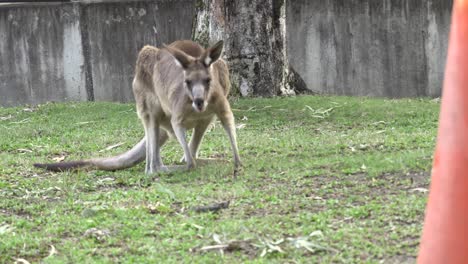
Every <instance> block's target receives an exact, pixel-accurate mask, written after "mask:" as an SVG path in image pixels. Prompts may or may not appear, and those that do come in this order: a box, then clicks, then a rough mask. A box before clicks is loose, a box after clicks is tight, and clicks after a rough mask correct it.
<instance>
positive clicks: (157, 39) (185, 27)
mask: <svg viewBox="0 0 468 264" xmlns="http://www.w3.org/2000/svg"><path fill="white" fill-rule="evenodd" d="M194 12H195V1H193V0H156V1H143V0H142V1H135V0H126V1H125V0H121V1H110V2H108V1H82V2H80V3H62V4H57V3H45V4H44V3H42V4H34V3H28V4H8V5H0V105H19V104H37V103H42V102H46V101H64V100H94V99H95V100H105V101H121V102H124V101H131V100H133V94H132V90H131V81H132V78H133V73H134V65H135V61H136V57H137V54H138V51H139V50H140V49H141V48H142V47H143V46H144V45H146V44H149V45H161V44H162V43H170V42H172V41H174V40H176V39H181V38H182V39H189V38H190V37H191V32H192V17H193V16H194Z"/></svg>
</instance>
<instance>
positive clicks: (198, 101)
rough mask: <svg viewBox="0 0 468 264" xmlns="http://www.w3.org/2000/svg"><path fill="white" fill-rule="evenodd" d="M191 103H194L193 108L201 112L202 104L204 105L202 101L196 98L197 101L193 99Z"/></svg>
mask: <svg viewBox="0 0 468 264" xmlns="http://www.w3.org/2000/svg"><path fill="white" fill-rule="evenodd" d="M193 102H194V103H195V106H196V107H197V108H198V110H202V109H203V104H204V101H203V99H201V98H197V99H195V100H194V101H193Z"/></svg>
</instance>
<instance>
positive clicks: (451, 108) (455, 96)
mask: <svg viewBox="0 0 468 264" xmlns="http://www.w3.org/2000/svg"><path fill="white" fill-rule="evenodd" d="M418 263H419V264H426V263H449V264H453V263H468V0H455V1H454V6H453V12H452V27H451V30H450V40H449V50H448V57H447V64H446V69H445V80H444V89H443V92H442V104H441V111H440V119H439V130H438V136H437V144H436V150H435V157H434V163H433V169H432V182H431V187H430V193H429V201H428V205H427V208H426V219H425V223H424V229H423V234H422V239H421V245H420V251H419V257H418Z"/></svg>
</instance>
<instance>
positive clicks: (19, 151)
mask: <svg viewBox="0 0 468 264" xmlns="http://www.w3.org/2000/svg"><path fill="white" fill-rule="evenodd" d="M16 151H17V152H18V153H32V152H33V151H32V150H30V149H23V148H20V149H17V150H16Z"/></svg>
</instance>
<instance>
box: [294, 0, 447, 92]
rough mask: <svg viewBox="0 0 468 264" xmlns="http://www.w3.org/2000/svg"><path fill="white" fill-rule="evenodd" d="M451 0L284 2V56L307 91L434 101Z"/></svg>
mask: <svg viewBox="0 0 468 264" xmlns="http://www.w3.org/2000/svg"><path fill="white" fill-rule="evenodd" d="M451 7H452V1H450V0H448V1H445V0H378V1H375V0H294V1H288V6H287V14H286V15H287V28H288V52H289V56H290V62H291V63H292V66H293V67H294V68H295V69H296V70H297V71H298V72H299V74H300V75H301V76H302V78H303V79H304V80H305V82H306V84H307V85H308V88H309V89H311V90H312V91H315V92H318V93H325V94H341V95H364V96H388V97H413V96H439V95H440V93H441V86H442V79H443V71H444V66H445V57H446V50H447V41H448V32H449V26H450V13H451Z"/></svg>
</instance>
